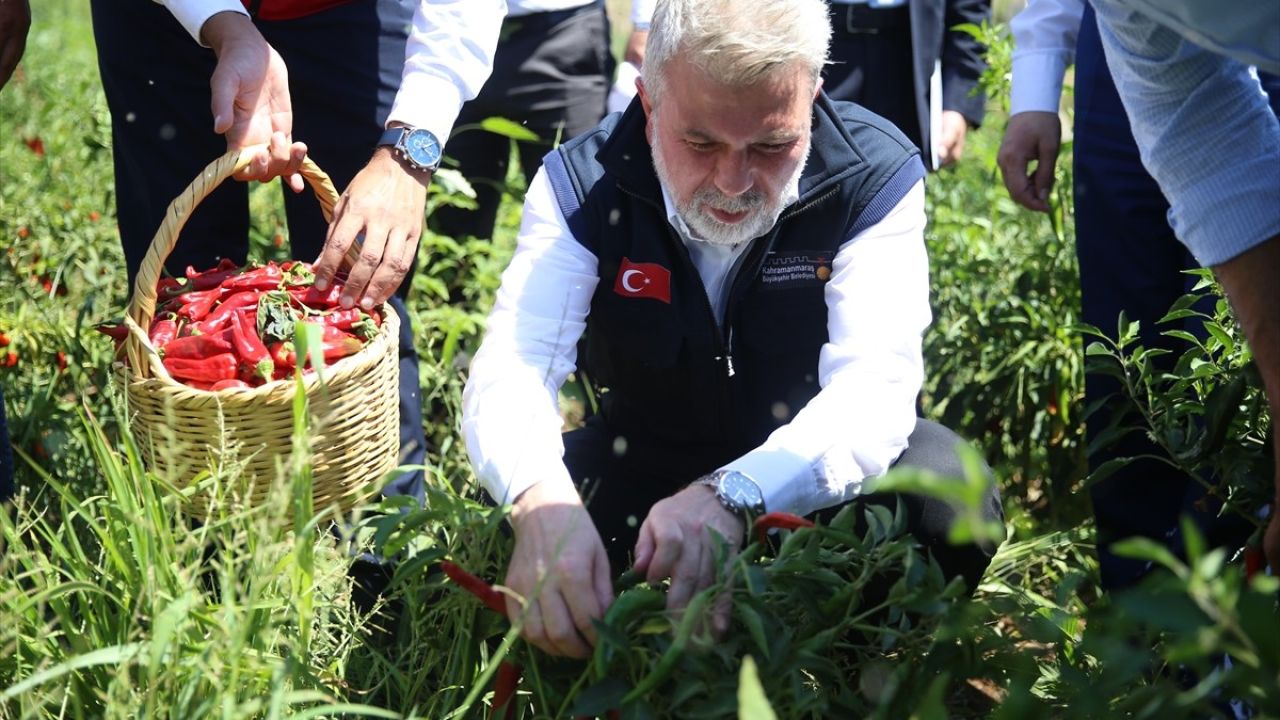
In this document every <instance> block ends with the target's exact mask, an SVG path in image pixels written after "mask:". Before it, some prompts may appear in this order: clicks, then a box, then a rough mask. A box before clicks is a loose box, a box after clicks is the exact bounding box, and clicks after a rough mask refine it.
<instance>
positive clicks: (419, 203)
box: [315, 147, 431, 310]
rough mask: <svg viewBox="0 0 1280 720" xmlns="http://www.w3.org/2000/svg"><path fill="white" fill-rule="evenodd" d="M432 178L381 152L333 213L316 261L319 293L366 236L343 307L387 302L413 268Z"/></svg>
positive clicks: (354, 180) (350, 276)
mask: <svg viewBox="0 0 1280 720" xmlns="http://www.w3.org/2000/svg"><path fill="white" fill-rule="evenodd" d="M430 182H431V173H425V172H417V171H412V170H410V169H409V168H407V167H405V166H404V165H402V164H401V162H400V160H399V159H397V158H396V157H395V155H394V154H393V153H392V151H391V149H390V148H385V147H384V148H378V150H377V151H376V152H374V155H373V159H372V160H370V161H369V164H368V165H366V166H365V167H364V169H363V170H361V171H360V172H359V174H357V175H356V176H355V179H353V180H352V181H351V184H350V185H349V186H347V190H346V192H344V193H342V197H341V198H340V199H339V200H338V205H337V207H335V208H334V210H333V222H331V223H329V234H328V236H327V237H326V238H325V241H324V250H323V251H321V253H320V258H319V259H318V260H316V264H315V271H316V287H317V288H319V289H320V290H324V289H325V288H327V287H328V286H329V283H330V282H331V281H332V280H333V276H334V273H336V272H337V271H338V266H339V265H340V264H341V263H342V258H343V256H344V255H346V254H347V250H348V249H349V248H350V247H351V243H353V242H355V241H356V238H357V237H359V236H363V244H362V245H361V247H360V260H359V261H358V262H357V263H356V265H355V267H353V268H351V271H350V272H349V273H348V275H347V281H346V286H345V289H344V290H343V293H342V298H341V300H340V302H341V303H342V307H344V308H349V307H352V306H353V305H354V304H356V303H357V302H359V304H360V307H361V308H363V309H365V310H368V309H369V308H371V307H373V306H374V305H377V304H378V303H381V302H385V301H386V300H387V299H388V298H390V297H391V296H392V294H394V293H395V291H396V288H398V287H400V283H401V281H403V280H404V276H405V275H407V274H408V273H409V270H410V269H412V268H413V263H414V260H415V258H416V257H417V254H418V240H419V239H420V238H421V237H422V215H423V212H424V211H425V210H426V206H427V185H428V184H430Z"/></svg>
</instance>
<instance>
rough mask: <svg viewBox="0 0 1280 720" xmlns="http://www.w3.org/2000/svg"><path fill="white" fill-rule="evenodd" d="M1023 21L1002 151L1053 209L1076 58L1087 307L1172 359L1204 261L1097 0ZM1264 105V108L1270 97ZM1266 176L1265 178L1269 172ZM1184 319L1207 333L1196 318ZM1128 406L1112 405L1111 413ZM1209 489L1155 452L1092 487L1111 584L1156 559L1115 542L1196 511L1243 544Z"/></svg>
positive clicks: (1078, 191)
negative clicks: (1188, 237) (1165, 184)
mask: <svg viewBox="0 0 1280 720" xmlns="http://www.w3.org/2000/svg"><path fill="white" fill-rule="evenodd" d="M1011 25H1012V30H1013V34H1014V39H1015V43H1016V49H1015V51H1014V55H1013V91H1012V98H1011V106H1012V115H1011V117H1010V119H1009V125H1008V128H1007V130H1006V132H1005V136H1004V140H1003V143H1002V144H1001V149H1000V153H999V165H1000V168H1001V172H1002V173H1003V175H1004V181H1005V185H1006V187H1007V188H1008V190H1009V194H1010V196H1011V197H1012V198H1013V199H1014V200H1015V201H1017V202H1018V203H1020V204H1022V205H1023V206H1025V207H1027V208H1029V209H1032V210H1039V211H1042V212H1048V211H1049V209H1050V207H1049V202H1048V199H1049V193H1050V191H1051V189H1052V186H1053V180H1054V175H1053V172H1054V165H1055V162H1056V159H1057V155H1058V150H1059V147H1060V143H1061V133H1062V130H1061V124H1060V121H1059V119H1058V114H1057V109H1058V102H1059V95H1060V93H1061V89H1062V84H1063V76H1064V74H1065V71H1066V68H1067V66H1068V65H1069V64H1071V62H1072V58H1073V57H1074V59H1075V64H1076V71H1075V87H1076V91H1075V110H1076V112H1075V128H1074V138H1075V140H1074V160H1075V173H1074V177H1075V205H1076V207H1075V218H1076V243H1077V253H1078V256H1079V261H1080V283H1081V297H1082V301H1083V313H1082V317H1083V319H1084V321H1085V322H1087V323H1089V324H1091V325H1094V326H1096V327H1098V328H1100V329H1101V330H1103V331H1104V332H1113V331H1114V330H1115V328H1116V322H1117V319H1118V317H1119V315H1120V313H1122V312H1123V313H1124V314H1125V316H1126V317H1127V318H1128V319H1130V320H1136V321H1138V322H1139V323H1140V340H1141V342H1142V343H1143V344H1144V345H1145V346H1146V347H1163V348H1168V349H1173V350H1175V352H1174V354H1173V355H1171V356H1166V357H1165V358H1160V359H1157V360H1156V362H1157V363H1160V362H1165V361H1167V362H1172V359H1171V358H1176V357H1177V356H1178V355H1180V354H1181V348H1179V347H1175V344H1176V343H1178V341H1176V340H1173V339H1171V338H1168V337H1165V336H1164V335H1163V333H1162V330H1163V328H1162V327H1161V326H1158V325H1157V322H1158V321H1159V320H1160V319H1161V318H1162V317H1163V316H1164V315H1165V314H1166V313H1167V312H1168V310H1169V307H1170V306H1171V305H1172V304H1173V302H1174V301H1175V300H1177V299H1178V298H1179V297H1180V296H1182V295H1183V294H1184V293H1186V292H1188V291H1189V290H1190V288H1191V283H1192V282H1193V279H1192V278H1189V277H1188V276H1187V275H1185V274H1184V273H1183V272H1182V271H1183V270H1185V269H1188V268H1192V267H1196V266H1197V264H1199V262H1198V261H1197V258H1196V257H1195V256H1193V254H1192V252H1191V251H1190V250H1189V249H1188V248H1187V247H1185V246H1184V245H1183V244H1182V243H1180V242H1179V241H1178V240H1179V238H1178V237H1177V235H1176V234H1175V231H1174V228H1173V227H1172V226H1171V224H1170V219H1171V217H1172V215H1171V213H1170V204H1169V201H1168V200H1166V195H1165V192H1164V191H1162V189H1161V186H1160V185H1158V184H1157V182H1156V180H1155V179H1153V178H1152V176H1151V175H1149V174H1148V172H1147V169H1146V168H1145V167H1144V166H1143V159H1142V157H1140V154H1139V144H1138V142H1136V141H1135V137H1134V135H1135V132H1134V131H1133V130H1131V127H1130V120H1129V116H1128V114H1127V113H1126V109H1125V107H1124V106H1123V104H1122V101H1121V95H1120V94H1119V93H1118V92H1117V90H1116V85H1115V83H1114V82H1113V79H1112V73H1111V71H1110V70H1109V68H1108V65H1107V57H1106V56H1105V55H1104V50H1103V44H1102V38H1101V36H1100V33H1099V26H1098V22H1097V20H1096V19H1095V15H1094V11H1093V8H1092V7H1086V6H1085V3H1084V2H1083V0H1032V2H1031V3H1029V4H1028V6H1027V8H1026V9H1025V10H1024V11H1023V12H1022V13H1020V14H1019V15H1018V16H1016V17H1015V18H1014V19H1013V21H1012V23H1011ZM1077 35H1078V39H1077ZM1261 80H1262V86H1263V88H1264V89H1265V90H1266V91H1267V92H1268V94H1269V96H1270V101H1271V113H1272V114H1273V115H1274V114H1275V113H1277V112H1280V80H1278V79H1277V78H1276V76H1274V75H1269V74H1265V73H1264V74H1262V75H1261ZM1223 84H1224V85H1225V83H1223ZM1253 84H1254V86H1255V87H1254V89H1253V91H1252V94H1253V95H1255V96H1260V95H1261V90H1259V89H1257V88H1256V85H1257V83H1256V82H1255V83H1253ZM1209 91H1210V92H1212V88H1210V90H1209ZM1249 94H1250V93H1249V92H1245V93H1244V94H1243V96H1248V95H1249ZM1255 99H1256V98H1255ZM1254 105H1258V106H1259V107H1261V105H1260V103H1254ZM1240 110H1241V111H1244V110H1245V108H1243V107H1242V108H1240ZM1264 113H1265V110H1264ZM1263 124H1264V125H1265V123H1263ZM1248 135H1249V134H1248V133H1245V134H1244V135H1243V136H1248ZM1263 137H1265V133H1263ZM1032 163H1035V168H1034V170H1033V169H1032V167H1031V166H1032ZM1276 175H1277V173H1275V172H1273V173H1272V177H1273V178H1274V179H1275V180H1276V181H1277V182H1276V184H1275V185H1274V187H1273V188H1272V190H1273V192H1274V193H1280V177H1276ZM1260 177H1263V178H1265V177H1266V173H1265V172H1263V173H1261V175H1260ZM1184 329H1186V330H1188V331H1192V332H1198V333H1201V334H1203V332H1204V331H1203V329H1202V328H1196V327H1192V326H1190V325H1189V326H1188V327H1186V328H1184ZM1118 391H1119V387H1118V385H1117V384H1116V382H1115V381H1113V380H1112V379H1110V378H1108V377H1105V376H1102V375H1096V374H1090V375H1088V376H1087V377H1086V380H1085V400H1086V404H1088V405H1093V404H1094V403H1096V402H1098V401H1100V400H1101V399H1102V398H1105V397H1107V396H1108V395H1110V394H1112V393H1115V392H1118ZM1121 411H1122V410H1120V409H1116V408H1110V409H1108V410H1106V411H1104V412H1105V413H1115V412H1121ZM1109 419H1110V418H1109V417H1108V415H1107V414H1098V415H1095V417H1094V418H1092V421H1091V422H1090V423H1089V427H1088V436H1089V439H1090V442H1092V441H1093V439H1094V438H1095V437H1096V436H1097V435H1098V433H1099V432H1100V431H1101V430H1102V429H1103V428H1104V427H1106V426H1107V424H1108V420H1109ZM1152 452H1155V448H1154V447H1153V444H1152V443H1151V442H1150V441H1149V440H1148V439H1147V438H1145V437H1143V436H1139V435H1130V436H1128V437H1126V438H1123V439H1122V440H1120V441H1119V442H1117V443H1115V444H1112V445H1111V446H1110V447H1107V448H1104V449H1102V450H1100V451H1097V452H1094V453H1092V454H1091V456H1090V458H1089V464H1090V467H1091V468H1096V467H1098V466H1099V465H1101V464H1102V463H1104V462H1106V461H1107V460H1109V459H1111V458H1115V457H1126V456H1136V455H1142V454H1148V453H1152ZM1204 495H1205V493H1204V490H1203V488H1202V487H1201V486H1200V485H1199V484H1198V483H1196V482H1194V481H1193V480H1192V479H1191V478H1189V477H1187V476H1186V475H1185V474H1183V473H1181V472H1178V471H1175V470H1173V469H1172V468H1170V467H1168V466H1167V465H1165V464H1162V463H1157V462H1154V461H1135V462H1133V463H1130V464H1129V465H1127V466H1126V467H1125V468H1123V469H1121V470H1120V471H1118V472H1116V473H1115V474H1113V475H1111V476H1110V477H1108V478H1107V479H1105V480H1103V481H1102V482H1100V483H1097V484H1096V485H1095V486H1094V487H1093V488H1091V496H1092V499H1093V504H1094V513H1095V517H1096V522H1097V528H1098V555H1099V566H1100V571H1101V581H1102V585H1103V587H1104V588H1107V589H1109V590H1117V589H1121V588H1123V587H1127V586H1129V585H1132V584H1133V583H1134V582H1136V581H1137V580H1138V579H1140V578H1141V577H1142V575H1143V573H1144V572H1145V564H1144V563H1141V562H1138V561H1135V560H1130V559H1126V558H1120V557H1118V556H1116V555H1114V554H1112V553H1111V550H1110V547H1111V544H1112V543H1113V542H1115V541H1116V540H1119V539H1122V538H1124V537H1129V536H1131V535H1141V536H1144V537H1149V538H1153V539H1156V540H1158V541H1162V542H1168V543H1170V544H1171V545H1175V546H1176V545H1177V542H1178V541H1177V539H1176V537H1177V534H1178V519H1179V517H1180V516H1181V515H1182V514H1184V513H1186V514H1189V515H1191V516H1192V517H1193V518H1194V519H1195V520H1196V522H1197V524H1198V525H1200V527H1201V529H1202V531H1204V532H1205V534H1206V536H1207V539H1208V540H1209V542H1210V543H1211V544H1215V545H1235V546H1238V545H1239V544H1240V543H1241V542H1242V541H1243V540H1244V537H1246V536H1247V533H1248V527H1247V525H1245V524H1243V523H1242V522H1239V521H1237V520H1236V519H1234V518H1233V517H1222V518H1219V517H1216V515H1217V508H1218V506H1219V505H1220V502H1217V501H1210V503H1209V505H1210V506H1209V507H1208V508H1206V509H1204V510H1196V508H1197V507H1199V506H1200V500H1201V498H1203V497H1204Z"/></svg>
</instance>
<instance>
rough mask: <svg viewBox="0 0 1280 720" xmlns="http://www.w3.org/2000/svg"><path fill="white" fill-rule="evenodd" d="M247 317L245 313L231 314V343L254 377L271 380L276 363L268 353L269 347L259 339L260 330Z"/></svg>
mask: <svg viewBox="0 0 1280 720" xmlns="http://www.w3.org/2000/svg"><path fill="white" fill-rule="evenodd" d="M249 323H250V321H249V320H248V319H247V318H246V317H245V314H244V313H240V312H233V313H232V314H231V343H232V346H233V347H235V351H236V355H239V356H240V359H241V360H242V361H244V363H245V364H246V365H248V366H249V368H250V370H251V373H250V374H252V375H254V376H256V377H258V378H261V379H263V380H270V379H271V374H272V373H273V372H274V371H275V369H276V368H275V363H273V362H271V355H270V353H268V352H267V346H266V345H263V344H262V338H260V337H258V330H257V328H256V327H254V326H253V325H250V324H249Z"/></svg>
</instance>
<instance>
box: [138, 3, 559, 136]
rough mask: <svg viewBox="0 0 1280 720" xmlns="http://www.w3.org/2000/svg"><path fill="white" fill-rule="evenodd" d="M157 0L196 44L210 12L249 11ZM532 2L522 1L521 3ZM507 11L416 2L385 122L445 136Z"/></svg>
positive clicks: (482, 76)
mask: <svg viewBox="0 0 1280 720" xmlns="http://www.w3.org/2000/svg"><path fill="white" fill-rule="evenodd" d="M542 1H543V2H544V3H553V2H554V0H542ZM156 2H159V3H161V4H162V5H164V6H166V7H167V8H168V9H169V11H170V12H171V13H173V16H174V17H176V18H177V19H178V21H179V22H180V23H182V26H183V27H184V28H186V29H187V32H189V33H191V37H193V38H195V39H196V42H200V29H201V28H202V27H204V23H205V21H206V20H208V19H209V18H210V17H212V16H213V15H214V14H215V13H220V12H236V13H240V14H242V15H248V13H247V12H246V11H245V8H244V5H243V4H242V3H240V2H239V0H156ZM534 2H535V0H525V4H526V5H528V4H532V3H534ZM571 4H572V3H571ZM578 4H581V3H578ZM506 12H507V3H506V0H420V2H419V3H418V7H417V9H416V10H415V11H414V14H413V25H412V26H411V27H410V29H409V41H408V44H407V45H406V47H405V62H404V71H403V73H402V74H401V79H400V90H399V91H398V92H397V93H396V99H395V103H394V104H393V105H392V106H391V113H390V115H389V117H388V118H387V122H388V123H391V122H400V123H405V124H407V125H412V126H414V127H420V128H426V129H427V130H430V131H431V132H432V133H434V134H435V136H436V137H438V138H441V139H442V140H443V139H445V138H448V137H449V133H450V131H451V130H452V129H453V123H454V121H455V120H457V119H458V112H459V111H460V110H461V109H462V104H463V103H464V102H466V101H467V100H470V99H472V98H474V97H475V96H476V94H477V93H479V92H480V87H481V86H482V85H484V81H485V80H487V79H488V78H489V72H490V70H491V69H492V68H493V53H494V49H495V48H496V47H497V45H498V32H499V30H500V29H501V27H502V18H503V17H504V16H505V15H506Z"/></svg>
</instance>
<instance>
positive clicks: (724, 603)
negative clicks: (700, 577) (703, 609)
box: [711, 588, 733, 637]
mask: <svg viewBox="0 0 1280 720" xmlns="http://www.w3.org/2000/svg"><path fill="white" fill-rule="evenodd" d="M732 619H733V591H732V590H731V589H730V588H725V589H724V592H722V593H720V594H719V595H718V596H716V601H715V606H714V607H713V608H712V609H711V629H712V630H713V631H714V632H715V634H716V637H720V636H722V635H724V634H725V633H727V632H729V622H730V621H731V620H732Z"/></svg>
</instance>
